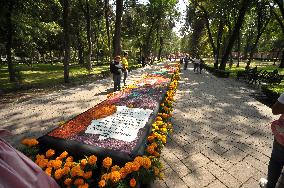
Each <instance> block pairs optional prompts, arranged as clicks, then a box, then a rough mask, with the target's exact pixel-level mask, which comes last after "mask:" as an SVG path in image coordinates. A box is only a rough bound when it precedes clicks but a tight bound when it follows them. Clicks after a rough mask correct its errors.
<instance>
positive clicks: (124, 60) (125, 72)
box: [121, 52, 128, 86]
mask: <svg viewBox="0 0 284 188" xmlns="http://www.w3.org/2000/svg"><path fill="white" fill-rule="evenodd" d="M127 59H128V53H127V52H124V53H123V58H122V63H121V64H122V67H123V84H124V86H126V78H127V77H128V60H127Z"/></svg>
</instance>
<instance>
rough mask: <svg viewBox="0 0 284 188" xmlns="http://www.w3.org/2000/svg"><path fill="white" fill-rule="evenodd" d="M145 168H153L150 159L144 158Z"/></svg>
mask: <svg viewBox="0 0 284 188" xmlns="http://www.w3.org/2000/svg"><path fill="white" fill-rule="evenodd" d="M143 167H144V168H146V169H149V168H150V167H151V160H150V159H149V158H148V157H144V161H143Z"/></svg>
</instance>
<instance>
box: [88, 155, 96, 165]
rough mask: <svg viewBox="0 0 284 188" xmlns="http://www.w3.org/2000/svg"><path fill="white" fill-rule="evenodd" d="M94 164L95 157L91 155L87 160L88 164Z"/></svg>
mask: <svg viewBox="0 0 284 188" xmlns="http://www.w3.org/2000/svg"><path fill="white" fill-rule="evenodd" d="M96 162H97V157H96V156H95V155H91V156H90V157H89V159H88V163H89V164H90V165H94V164H96Z"/></svg>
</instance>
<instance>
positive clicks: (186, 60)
mask: <svg viewBox="0 0 284 188" xmlns="http://www.w3.org/2000/svg"><path fill="white" fill-rule="evenodd" d="M183 61H184V66H183V70H186V69H187V65H188V61H189V57H188V55H187V54H186V56H185V57H184V59H183Z"/></svg>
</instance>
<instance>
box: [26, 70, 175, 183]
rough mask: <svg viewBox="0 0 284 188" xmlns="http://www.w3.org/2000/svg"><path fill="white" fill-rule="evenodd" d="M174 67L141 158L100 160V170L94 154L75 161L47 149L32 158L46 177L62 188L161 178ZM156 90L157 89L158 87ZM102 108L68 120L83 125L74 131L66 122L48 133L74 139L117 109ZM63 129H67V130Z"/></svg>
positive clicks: (30, 143)
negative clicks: (123, 161)
mask: <svg viewBox="0 0 284 188" xmlns="http://www.w3.org/2000/svg"><path fill="white" fill-rule="evenodd" d="M171 67H172V66H171ZM173 67H174V68H171V70H174V71H173V74H172V75H171V81H170V83H169V85H168V90H167V91H166V94H165V96H164V100H163V101H162V103H161V105H160V109H159V113H158V114H157V117H156V119H155V122H154V123H153V124H152V132H151V134H150V135H149V136H148V138H147V147H146V150H145V155H144V156H137V157H136V158H134V160H133V161H131V162H127V163H126V164H125V165H124V166H121V167H120V166H117V165H115V164H113V162H112V159H111V158H110V157H106V158H105V159H103V160H102V167H101V169H98V168H97V166H96V163H97V157H96V156H94V155H92V156H89V157H87V156H86V157H85V158H83V159H81V160H79V161H77V162H75V161H74V159H73V157H72V156H69V155H68V153H67V152H66V151H64V152H62V153H61V154H60V155H56V154H57V153H56V151H54V150H52V149H49V150H47V151H46V152H45V153H43V154H37V155H36V156H35V158H34V161H35V163H36V164H37V165H38V166H40V167H41V168H42V169H43V170H44V171H45V172H46V173H47V174H48V175H49V176H51V177H53V178H54V179H55V180H56V181H57V183H58V184H59V185H60V186H61V187H89V186H99V187H101V188H103V187H107V188H108V187H141V186H143V185H144V184H149V183H150V182H152V181H153V180H155V179H156V178H163V173H162V172H161V169H162V167H163V165H162V163H161V162H160V160H159V158H160V154H161V151H162V148H163V146H164V145H165V144H166V142H167V135H168V134H169V133H171V132H172V128H173V125H172V123H171V118H172V111H173V102H174V98H173V97H174V95H175V92H176V89H177V85H178V80H179V72H180V70H179V66H178V65H174V66H173ZM146 87H147V86H146ZM153 87H155V86H153ZM157 87H159V86H158V85H157ZM137 89H139V88H136V87H133V86H131V90H137ZM129 90H130V89H129V88H126V92H124V93H123V94H120V96H124V97H125V96H131V95H130V92H129ZM142 90H143V89H142ZM143 92H147V91H143ZM148 92H149V90H148ZM115 97H116V95H110V96H109V99H112V98H115ZM158 99H159V98H157V100H158ZM102 105H103V108H101V107H102V106H100V110H101V112H96V108H98V107H94V108H91V109H90V110H88V111H87V113H86V115H85V116H84V117H83V116H80V115H79V116H77V117H76V118H74V121H72V120H71V121H69V122H71V123H74V122H75V120H78V121H79V120H80V122H81V124H82V125H78V124H76V123H74V125H77V126H79V127H75V130H72V128H74V126H70V125H69V124H68V123H69V122H68V123H65V124H64V125H62V126H61V127H60V128H62V129H60V128H59V129H55V130H59V131H58V132H57V131H55V132H51V133H50V134H52V135H56V136H59V135H60V134H62V135H63V136H61V138H66V137H69V138H70V137H72V136H76V134H75V133H78V132H80V131H81V130H83V127H84V128H85V127H86V124H87V123H88V122H89V121H91V120H90V119H91V118H94V117H95V118H98V117H105V115H107V114H109V115H110V114H112V113H115V111H116V108H115V105H114V104H109V103H108V102H107V101H105V102H103V104H102ZM84 118H85V119H84ZM66 127H68V128H67V129H66ZM68 131H70V132H68ZM22 143H23V144H25V145H27V146H28V147H30V148H33V147H36V146H37V144H38V142H37V140H35V139H25V140H23V141H22Z"/></svg>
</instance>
